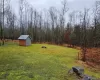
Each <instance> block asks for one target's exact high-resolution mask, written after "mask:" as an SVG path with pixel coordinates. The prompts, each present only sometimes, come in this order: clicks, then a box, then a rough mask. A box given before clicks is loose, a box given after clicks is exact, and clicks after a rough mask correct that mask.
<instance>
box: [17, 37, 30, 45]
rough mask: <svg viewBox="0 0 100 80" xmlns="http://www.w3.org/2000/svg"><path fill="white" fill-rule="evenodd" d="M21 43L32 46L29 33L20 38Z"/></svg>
mask: <svg viewBox="0 0 100 80" xmlns="http://www.w3.org/2000/svg"><path fill="white" fill-rule="evenodd" d="M18 40H19V45H20V46H30V45H31V38H30V36H29V35H21V36H20V37H19V38H18Z"/></svg>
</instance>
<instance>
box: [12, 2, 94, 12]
mask: <svg viewBox="0 0 100 80" xmlns="http://www.w3.org/2000/svg"><path fill="white" fill-rule="evenodd" d="M18 1H19V0H11V3H12V6H13V9H14V10H15V11H16V12H17V11H18ZM61 1H62V0H27V2H29V3H30V4H32V6H33V7H34V8H36V9H38V10H42V9H44V8H47V9H48V8H49V7H50V6H55V7H56V8H60V7H61ZM95 1H96V0H67V2H68V7H69V10H70V11H72V10H83V9H84V8H85V7H86V8H91V7H92V6H93V4H94V2H95Z"/></svg>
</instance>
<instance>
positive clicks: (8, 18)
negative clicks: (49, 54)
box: [0, 0, 100, 61]
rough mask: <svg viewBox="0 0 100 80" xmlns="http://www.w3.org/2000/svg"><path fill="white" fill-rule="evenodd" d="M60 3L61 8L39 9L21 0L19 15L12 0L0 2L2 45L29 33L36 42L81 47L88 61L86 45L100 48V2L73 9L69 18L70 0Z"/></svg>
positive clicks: (0, 37)
mask: <svg viewBox="0 0 100 80" xmlns="http://www.w3.org/2000/svg"><path fill="white" fill-rule="evenodd" d="M61 4H62V7H61V9H57V8H56V7H50V8H49V9H48V10H43V11H38V10H36V9H35V8H33V6H32V5H30V4H29V3H28V2H27V1H26V0H19V15H16V13H15V12H14V11H13V9H12V7H11V4H10V0H2V1H0V39H1V41H0V45H4V41H5V39H12V40H16V39H18V37H19V36H20V35H24V34H28V35H30V36H31V38H32V41H33V42H40V43H41V42H50V43H55V44H63V43H67V44H70V45H73V46H74V45H76V46H81V47H82V49H83V53H84V55H83V61H85V54H86V48H87V47H100V1H96V2H95V5H94V7H93V8H91V9H87V8H85V9H84V10H83V11H72V12H71V13H70V14H69V20H68V21H66V14H67V12H68V10H69V8H68V6H67V1H66V0H63V1H62V2H61ZM91 13H92V14H91Z"/></svg>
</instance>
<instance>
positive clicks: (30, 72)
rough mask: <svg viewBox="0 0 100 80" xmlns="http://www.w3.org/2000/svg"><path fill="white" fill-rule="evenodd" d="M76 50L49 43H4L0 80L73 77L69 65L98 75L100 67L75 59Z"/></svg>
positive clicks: (72, 79) (71, 79)
mask: <svg viewBox="0 0 100 80" xmlns="http://www.w3.org/2000/svg"><path fill="white" fill-rule="evenodd" d="M42 46H46V47H47V49H43V48H41V47H42ZM78 52H79V50H77V49H73V48H68V47H62V46H56V45H50V44H32V45H31V46H28V47H24V46H19V45H18V43H15V42H9V43H8V42H7V43H6V44H5V45H4V46H0V80H76V79H77V77H76V76H75V75H68V71H69V70H70V69H71V67H72V66H81V67H84V69H85V74H88V75H90V76H94V77H96V78H100V70H98V71H97V70H95V69H94V68H92V69H91V68H89V67H87V66H86V65H84V64H83V63H82V62H81V61H78V60H77V55H78Z"/></svg>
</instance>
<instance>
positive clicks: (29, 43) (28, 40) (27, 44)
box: [26, 37, 31, 46]
mask: <svg viewBox="0 0 100 80" xmlns="http://www.w3.org/2000/svg"><path fill="white" fill-rule="evenodd" d="M29 45H31V39H30V38H29V37H28V38H27V39H26V46H29Z"/></svg>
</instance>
